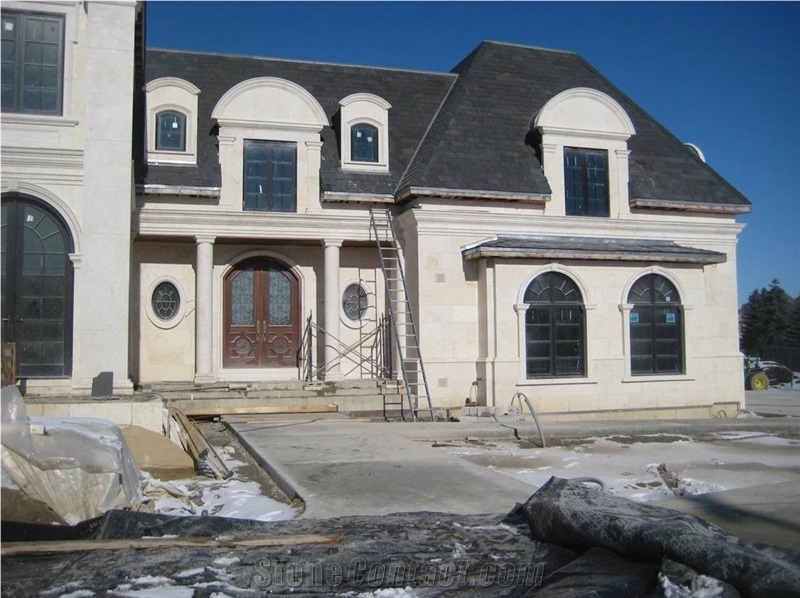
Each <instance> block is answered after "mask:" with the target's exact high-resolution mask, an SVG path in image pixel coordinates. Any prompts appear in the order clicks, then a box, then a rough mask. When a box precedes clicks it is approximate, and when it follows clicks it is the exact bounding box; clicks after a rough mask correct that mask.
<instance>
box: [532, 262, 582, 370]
mask: <svg viewBox="0 0 800 598" xmlns="http://www.w3.org/2000/svg"><path fill="white" fill-rule="evenodd" d="M524 301H525V303H528V304H530V307H528V309H527V310H526V312H525V372H526V376H527V377H528V378H547V377H557V378H561V377H566V376H585V375H586V365H585V362H586V359H585V354H586V342H585V338H586V319H585V311H584V308H583V297H582V296H581V292H580V290H579V289H578V286H577V285H576V284H575V283H574V282H573V281H572V280H571V279H570V278H568V277H567V276H565V275H564V274H561V273H560V272H545V273H544V274H542V275H540V276H537V277H536V278H535V279H534V280H533V281H532V282H531V284H530V285H528V288H527V289H526V290H525V297H524Z"/></svg>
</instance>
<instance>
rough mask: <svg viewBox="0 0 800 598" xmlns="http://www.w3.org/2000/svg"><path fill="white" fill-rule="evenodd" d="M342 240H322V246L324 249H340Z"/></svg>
mask: <svg viewBox="0 0 800 598" xmlns="http://www.w3.org/2000/svg"><path fill="white" fill-rule="evenodd" d="M342 243H344V239H323V240H322V245H323V246H324V247H341V246H342Z"/></svg>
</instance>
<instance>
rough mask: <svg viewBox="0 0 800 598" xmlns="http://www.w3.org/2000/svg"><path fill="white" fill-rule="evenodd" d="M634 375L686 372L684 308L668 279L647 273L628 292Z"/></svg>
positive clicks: (632, 370)
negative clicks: (684, 359)
mask: <svg viewBox="0 0 800 598" xmlns="http://www.w3.org/2000/svg"><path fill="white" fill-rule="evenodd" d="M628 303H630V304H632V308H631V312H630V316H629V319H630V327H631V328H630V332H631V374H633V375H647V374H682V373H683V368H684V364H683V309H682V306H681V298H680V296H679V295H678V290H677V289H676V288H675V285H674V284H672V283H671V282H670V281H669V280H668V279H667V278H665V277H664V276H661V275H659V274H647V275H645V276H642V277H641V278H640V279H638V280H637V281H636V282H635V283H634V284H633V286H632V287H631V290H630V292H629V293H628Z"/></svg>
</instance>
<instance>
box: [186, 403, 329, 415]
mask: <svg viewBox="0 0 800 598" xmlns="http://www.w3.org/2000/svg"><path fill="white" fill-rule="evenodd" d="M181 411H183V413H184V414H185V415H189V416H197V415H251V414H252V415H262V414H273V413H335V412H337V411H339V406H338V405H287V406H285V407H280V406H277V405H263V406H261V407H256V406H254V407H187V408H185V409H181Z"/></svg>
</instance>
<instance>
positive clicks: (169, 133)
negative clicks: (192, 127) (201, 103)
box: [156, 110, 186, 152]
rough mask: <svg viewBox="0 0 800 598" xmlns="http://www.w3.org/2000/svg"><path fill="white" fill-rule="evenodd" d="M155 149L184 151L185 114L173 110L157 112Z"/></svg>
mask: <svg viewBox="0 0 800 598" xmlns="http://www.w3.org/2000/svg"><path fill="white" fill-rule="evenodd" d="M156 121H157V123H158V124H157V128H156V150H157V151H160V152H161V151H166V152H183V151H186V116H185V115H183V114H181V113H180V112H175V111H173V110H165V111H164V112H159V113H158V115H157V116H156Z"/></svg>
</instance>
